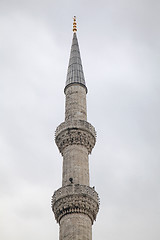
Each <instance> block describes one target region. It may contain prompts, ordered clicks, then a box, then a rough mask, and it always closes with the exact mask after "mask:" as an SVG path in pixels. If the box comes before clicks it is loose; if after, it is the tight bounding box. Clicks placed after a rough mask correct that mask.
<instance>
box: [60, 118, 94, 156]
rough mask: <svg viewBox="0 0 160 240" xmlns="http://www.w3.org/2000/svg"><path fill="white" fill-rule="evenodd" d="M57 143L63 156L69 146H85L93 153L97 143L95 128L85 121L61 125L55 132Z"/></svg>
mask: <svg viewBox="0 0 160 240" xmlns="http://www.w3.org/2000/svg"><path fill="white" fill-rule="evenodd" d="M55 141H56V144H57V146H58V148H59V151H60V152H61V154H62V155H63V149H64V148H65V147H67V146H69V145H73V144H75V145H83V146H85V147H86V148H87V150H88V154H90V153H91V151H92V149H93V147H94V145H95V142H96V131H95V129H94V127H93V126H92V125H91V124H90V123H88V122H86V121H84V120H74V121H68V122H64V123H61V124H60V125H59V126H58V127H57V129H56V132H55Z"/></svg>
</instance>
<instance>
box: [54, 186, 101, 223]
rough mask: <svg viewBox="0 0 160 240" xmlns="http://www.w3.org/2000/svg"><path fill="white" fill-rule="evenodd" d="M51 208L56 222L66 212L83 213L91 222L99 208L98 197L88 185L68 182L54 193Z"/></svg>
mask: <svg viewBox="0 0 160 240" xmlns="http://www.w3.org/2000/svg"><path fill="white" fill-rule="evenodd" d="M52 210H53V212H54V215H55V219H56V220H57V222H58V223H59V222H60V220H61V218H62V217H63V216H64V215H66V214H72V213H83V214H87V215H88V216H89V217H90V219H91V221H92V224H93V222H94V220H96V215H97V213H98V210H99V197H98V194H97V192H96V191H95V190H94V189H93V188H91V187H89V186H86V185H79V184H75V185H74V184H70V185H68V186H65V187H62V188H60V189H58V190H57V191H56V192H55V193H54V195H53V197H52Z"/></svg>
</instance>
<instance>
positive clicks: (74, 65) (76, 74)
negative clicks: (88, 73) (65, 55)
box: [66, 32, 87, 89]
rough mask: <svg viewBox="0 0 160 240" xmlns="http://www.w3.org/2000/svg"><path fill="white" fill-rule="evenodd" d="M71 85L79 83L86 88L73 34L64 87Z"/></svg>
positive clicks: (74, 34)
mask: <svg viewBox="0 0 160 240" xmlns="http://www.w3.org/2000/svg"><path fill="white" fill-rule="evenodd" d="M73 83H79V84H82V85H84V86H85V87H86V84H85V79H84V73H83V68H82V62H81V56H80V51H79V46H78V40H77V35H76V33H75V32H74V33H73V40H72V47H71V53H70V59H69V65H68V72H67V79H66V87H67V86H68V85H69V84H73ZM86 89H87V88H86Z"/></svg>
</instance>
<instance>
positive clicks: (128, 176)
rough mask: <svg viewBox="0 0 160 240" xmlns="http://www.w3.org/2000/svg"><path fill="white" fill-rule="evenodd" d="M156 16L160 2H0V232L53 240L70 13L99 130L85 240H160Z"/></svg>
mask: <svg viewBox="0 0 160 240" xmlns="http://www.w3.org/2000/svg"><path fill="white" fill-rule="evenodd" d="M159 13H160V1H159V0H157V1H156V0H145V1H144V0H139V1H138V0H130V1H129V0H119V1H118V0H117V1H116V0H106V1H102V0H99V1H94V0H92V1H84V0H81V1H78V0H77V1H70V0H68V1H61V0H59V1H54V0H52V1H51V0H45V1H42V0H28V1H23V0H17V1H16V0H15V1H14V0H10V1H9V0H1V1H0V69H1V70H0V113H1V117H0V123H1V124H0V132H1V134H0V148H1V151H0V152H1V160H0V189H1V199H0V201H1V202H0V205H1V206H0V208H1V210H0V211H1V223H0V228H1V229H0V239H2V240H10V239H12V240H22V239H23V240H28V239H30V240H35V239H39V240H44V239H48V240H49V239H58V228H59V227H58V224H57V223H56V222H55V220H54V216H53V214H52V212H51V208H50V205H51V203H50V202H51V195H52V193H53V192H54V190H56V189H58V188H59V187H60V186H61V172H62V157H61V155H60V153H59V152H58V149H57V147H56V145H55V143H54V131H55V128H56V127H57V126H58V125H59V124H60V123H61V122H62V121H63V120H64V93H63V89H64V84H65V79H66V73H67V67H68V60H69V53H70V47H71V40H72V17H73V16H74V15H76V16H77V21H78V33H77V35H78V40H79V45H80V51H81V57H82V62H83V68H84V74H85V79H86V83H87V87H88V90H89V92H88V95H87V103H88V121H89V122H91V123H92V124H93V125H94V126H95V128H96V130H97V135H98V137H97V144H96V146H95V148H94V150H93V153H92V155H91V156H90V179H91V186H92V185H95V186H96V190H97V192H98V193H99V195H100V199H101V205H100V212H99V214H98V218H97V221H96V223H95V224H94V226H93V240H95V239H101V240H106V239H108V240H120V239H123V240H128V239H129V240H135V239H136V240H151V239H154V240H159V239H160V229H159V223H160V174H159V172H160V110H159V109H160V67H159V64H160V31H159V26H160V14H159Z"/></svg>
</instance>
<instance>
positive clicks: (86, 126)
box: [55, 120, 97, 138]
mask: <svg viewBox="0 0 160 240" xmlns="http://www.w3.org/2000/svg"><path fill="white" fill-rule="evenodd" d="M68 128H69V129H71V128H78V129H82V130H85V131H89V132H90V133H91V134H92V135H93V136H94V137H95V138H96V136H97V135H96V130H95V128H94V127H93V126H92V125H91V124H90V123H89V122H87V121H84V120H72V121H66V122H63V123H61V124H60V125H59V126H58V127H57V128H56V131H55V138H56V137H57V136H58V135H59V133H60V132H62V131H63V130H65V129H68Z"/></svg>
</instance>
